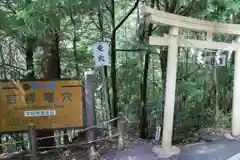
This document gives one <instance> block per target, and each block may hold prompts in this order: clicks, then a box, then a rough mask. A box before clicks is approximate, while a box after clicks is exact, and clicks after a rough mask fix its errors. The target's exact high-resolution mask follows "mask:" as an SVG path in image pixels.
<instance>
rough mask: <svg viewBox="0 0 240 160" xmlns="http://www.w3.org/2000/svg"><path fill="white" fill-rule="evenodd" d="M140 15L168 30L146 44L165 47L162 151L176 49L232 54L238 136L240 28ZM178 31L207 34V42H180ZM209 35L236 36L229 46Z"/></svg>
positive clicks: (144, 10)
mask: <svg viewBox="0 0 240 160" xmlns="http://www.w3.org/2000/svg"><path fill="white" fill-rule="evenodd" d="M140 13H141V14H142V15H143V16H144V17H145V19H146V20H147V21H148V22H150V23H153V24H157V25H163V26H169V27H170V30H169V34H164V36H163V37H159V36H150V37H149V43H150V44H151V45H164V46H168V60H167V79H166V93H165V106H164V120H163V137H162V147H163V148H165V149H167V148H170V147H171V145H172V132H173V116H174V104H175V89H176V74H177V60H178V47H192V46H197V48H200V49H217V50H224V49H226V48H228V49H229V50H231V51H236V53H235V66H234V88H233V109H232V135H233V136H240V98H239V95H240V74H239V69H240V25H236V24H223V23H217V22H210V21H203V20H198V19H194V18H189V17H184V16H179V15H175V14H170V13H166V12H163V11H159V10H155V9H152V8H150V7H146V6H143V7H141V8H140ZM180 28H184V29H189V30H194V31H200V32H207V38H206V40H205V41H202V40H193V39H184V38H182V37H180V36H179V29H180ZM213 33H219V34H228V35H237V39H236V41H234V42H232V43H224V42H214V41H213V40H212V34H213Z"/></svg>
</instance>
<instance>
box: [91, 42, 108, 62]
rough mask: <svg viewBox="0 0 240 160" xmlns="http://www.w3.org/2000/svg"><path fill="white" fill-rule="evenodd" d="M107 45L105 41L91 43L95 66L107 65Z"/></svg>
mask: <svg viewBox="0 0 240 160" xmlns="http://www.w3.org/2000/svg"><path fill="white" fill-rule="evenodd" d="M108 51H109V46H108V43H107V42H96V43H94V44H93V56H94V58H95V62H96V67H100V66H107V65H108V63H109V62H108V61H109V60H108V59H109V57H108Z"/></svg>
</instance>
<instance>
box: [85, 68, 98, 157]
mask: <svg viewBox="0 0 240 160" xmlns="http://www.w3.org/2000/svg"><path fill="white" fill-rule="evenodd" d="M94 76H95V75H94V72H93V71H90V70H89V71H87V72H85V76H84V88H85V104H86V107H85V108H86V126H87V128H88V127H92V126H94V125H96V117H95V102H94ZM95 130H96V129H95V128H94V129H90V130H88V131H87V140H88V141H94V140H95V139H96V135H95ZM96 155H97V154H96V148H95V144H94V143H92V144H91V145H90V149H89V159H91V160H92V159H96Z"/></svg>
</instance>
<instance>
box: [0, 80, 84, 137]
mask: <svg viewBox="0 0 240 160" xmlns="http://www.w3.org/2000/svg"><path fill="white" fill-rule="evenodd" d="M36 84H37V85H36ZM0 95H1V98H0V104H1V107H0V116H1V117H2V118H1V119H0V120H1V121H0V132H8V131H22V130H26V129H27V126H28V124H29V123H31V122H34V123H36V127H37V128H39V129H40V128H41V129H42V128H65V127H80V126H82V125H83V118H82V86H81V82H79V81H78V80H55V81H26V82H24V81H22V82H19V83H16V82H10V81H9V82H0ZM52 117H55V118H54V121H52V122H50V121H51V119H53V118H52ZM61 117H65V118H64V120H65V121H63V120H62V118H61ZM22 122H24V123H22Z"/></svg>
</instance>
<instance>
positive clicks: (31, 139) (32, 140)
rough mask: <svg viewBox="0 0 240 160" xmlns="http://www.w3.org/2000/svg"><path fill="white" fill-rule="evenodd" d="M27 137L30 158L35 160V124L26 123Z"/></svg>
mask: <svg viewBox="0 0 240 160" xmlns="http://www.w3.org/2000/svg"><path fill="white" fill-rule="evenodd" d="M28 137H29V144H30V151H31V156H30V157H31V158H30V159H31V160H37V159H38V158H37V138H36V126H35V124H29V125H28Z"/></svg>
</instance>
